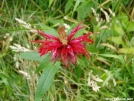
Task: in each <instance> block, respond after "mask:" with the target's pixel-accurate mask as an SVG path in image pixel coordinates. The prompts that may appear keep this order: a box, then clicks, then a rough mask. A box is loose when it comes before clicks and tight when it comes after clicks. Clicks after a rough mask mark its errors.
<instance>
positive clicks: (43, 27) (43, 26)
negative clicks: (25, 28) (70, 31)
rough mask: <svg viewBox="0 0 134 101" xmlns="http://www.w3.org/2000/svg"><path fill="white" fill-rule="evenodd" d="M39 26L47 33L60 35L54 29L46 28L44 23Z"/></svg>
mask: <svg viewBox="0 0 134 101" xmlns="http://www.w3.org/2000/svg"><path fill="white" fill-rule="evenodd" d="M39 25H40V27H41V29H43V30H44V32H45V33H47V34H51V35H54V36H57V35H58V33H57V31H56V30H55V29H53V28H51V27H49V26H46V25H44V24H42V23H40V24H39Z"/></svg>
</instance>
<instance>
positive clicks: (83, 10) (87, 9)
mask: <svg viewBox="0 0 134 101" xmlns="http://www.w3.org/2000/svg"><path fill="white" fill-rule="evenodd" d="M78 3H79V2H78ZM77 5H78V4H77ZM91 7H94V3H93V2H92V1H91V0H87V1H85V2H83V3H82V5H80V6H79V7H78V9H77V13H78V16H77V19H78V20H79V21H81V20H84V18H85V17H87V16H88V15H89V14H90V13H91V12H92V10H91Z"/></svg>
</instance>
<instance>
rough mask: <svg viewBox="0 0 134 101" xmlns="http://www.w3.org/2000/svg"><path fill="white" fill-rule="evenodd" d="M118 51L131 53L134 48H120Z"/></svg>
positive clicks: (133, 51)
mask: <svg viewBox="0 0 134 101" xmlns="http://www.w3.org/2000/svg"><path fill="white" fill-rule="evenodd" d="M118 53H125V54H131V53H134V48H121V49H119V50H118Z"/></svg>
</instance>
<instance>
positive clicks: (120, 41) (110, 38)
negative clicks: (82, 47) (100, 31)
mask: <svg viewBox="0 0 134 101" xmlns="http://www.w3.org/2000/svg"><path fill="white" fill-rule="evenodd" d="M108 40H110V41H112V42H114V43H115V44H118V45H119V44H123V43H124V42H123V40H122V38H121V37H109V38H108Z"/></svg>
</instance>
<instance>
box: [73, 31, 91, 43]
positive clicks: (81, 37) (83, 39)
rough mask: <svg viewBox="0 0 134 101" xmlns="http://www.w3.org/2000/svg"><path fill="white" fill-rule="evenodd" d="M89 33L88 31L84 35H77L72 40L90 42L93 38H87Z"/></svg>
mask: <svg viewBox="0 0 134 101" xmlns="http://www.w3.org/2000/svg"><path fill="white" fill-rule="evenodd" d="M90 34H91V33H88V34H86V35H82V36H79V37H77V38H75V39H74V40H79V41H81V42H82V41H83V42H84V41H85V42H91V43H93V40H91V39H90V38H88V36H89V35H90Z"/></svg>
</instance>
